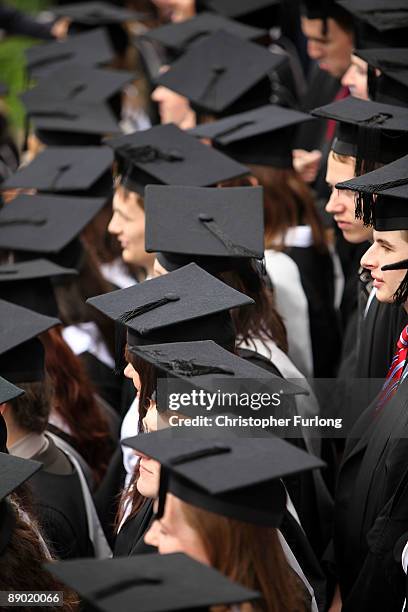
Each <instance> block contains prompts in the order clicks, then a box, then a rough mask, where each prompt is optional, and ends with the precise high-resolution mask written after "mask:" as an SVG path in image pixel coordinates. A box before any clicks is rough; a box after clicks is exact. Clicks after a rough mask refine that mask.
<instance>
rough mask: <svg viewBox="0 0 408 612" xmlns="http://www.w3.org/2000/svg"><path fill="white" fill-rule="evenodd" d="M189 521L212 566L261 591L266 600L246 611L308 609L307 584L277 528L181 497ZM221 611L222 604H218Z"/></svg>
mask: <svg viewBox="0 0 408 612" xmlns="http://www.w3.org/2000/svg"><path fill="white" fill-rule="evenodd" d="M179 502H180V503H181V507H182V512H183V514H184V516H185V519H186V521H187V523H188V524H189V525H190V526H191V527H192V528H193V529H194V531H196V532H197V534H198V535H199V537H200V539H201V541H202V543H203V546H204V549H205V551H206V553H207V557H208V559H209V561H210V564H211V566H212V567H214V568H215V569H217V570H218V571H219V572H221V573H222V574H224V576H227V577H228V578H230V579H231V580H233V581H234V582H238V583H239V584H242V585H243V586H245V587H247V588H249V589H254V590H256V591H259V592H260V593H261V594H262V600H261V601H259V602H255V603H253V604H251V605H250V606H248V605H245V606H242V608H241V610H242V611H244V610H245V611H246V612H247V611H248V612H249V610H256V611H259V612H261V611H262V612H306V610H308V609H310V606H308V604H307V603H306V592H305V587H304V586H303V584H302V583H301V581H300V579H299V578H298V576H297V575H296V574H295V573H294V572H293V570H292V569H291V568H290V567H289V565H288V563H287V561H286V558H285V555H284V552H283V550H282V546H281V543H280V541H279V538H278V533H277V530H276V529H274V528H271V527H262V526H259V525H254V524H252V523H244V522H242V521H237V520H234V519H230V518H227V517H224V516H221V515H219V514H214V513H213V512H208V511H207V510H202V509H201V508H197V507H195V506H191V505H190V504H187V503H186V502H183V501H181V500H179ZM217 610H219V611H220V612H221V608H217Z"/></svg>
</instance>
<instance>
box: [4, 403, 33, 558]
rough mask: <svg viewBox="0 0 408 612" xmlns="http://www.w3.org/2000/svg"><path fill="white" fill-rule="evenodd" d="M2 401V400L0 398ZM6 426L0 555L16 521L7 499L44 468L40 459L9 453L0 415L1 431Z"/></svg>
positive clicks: (5, 546)
mask: <svg viewBox="0 0 408 612" xmlns="http://www.w3.org/2000/svg"><path fill="white" fill-rule="evenodd" d="M0 401H1V400H0ZM3 428H4V434H5V435H4V436H1V437H2V438H3V437H4V440H1V444H0V557H1V556H2V555H3V553H4V551H5V550H6V549H7V546H8V545H9V543H10V539H11V537H12V535H13V531H14V526H15V522H16V517H15V512H16V510H15V509H14V508H13V507H12V506H11V504H10V503H9V501H8V500H7V496H8V495H9V494H10V493H13V492H14V491H15V490H16V489H17V488H18V487H19V486H20V485H21V484H23V482H25V481H26V480H28V479H29V478H30V477H31V476H32V475H33V474H35V473H36V472H38V470H40V469H41V468H42V464H41V463H39V462H38V461H31V460H29V459H21V458H20V457H13V456H12V455H9V454H8V452H7V448H6V439H7V429H6V426H5V423H4V420H3V417H2V416H1V415H0V433H1V432H2V430H3Z"/></svg>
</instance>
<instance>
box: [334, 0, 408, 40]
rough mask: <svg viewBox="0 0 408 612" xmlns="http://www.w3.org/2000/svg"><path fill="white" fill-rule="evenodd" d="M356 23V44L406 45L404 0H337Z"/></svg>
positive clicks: (407, 24)
mask: <svg viewBox="0 0 408 612" xmlns="http://www.w3.org/2000/svg"><path fill="white" fill-rule="evenodd" d="M336 1H337V4H338V5H339V7H341V8H343V9H345V10H346V11H347V12H348V13H350V14H351V15H352V16H353V18H354V22H355V30H356V47H358V48H370V47H384V46H390V47H403V46H405V45H406V44H407V34H408V7H407V3H406V1H405V0H336Z"/></svg>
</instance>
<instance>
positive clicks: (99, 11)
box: [52, 2, 142, 27]
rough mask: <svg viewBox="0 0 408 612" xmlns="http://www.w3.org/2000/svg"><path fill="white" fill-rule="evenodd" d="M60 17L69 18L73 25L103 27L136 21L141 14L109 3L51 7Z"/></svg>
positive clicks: (84, 3)
mask: <svg viewBox="0 0 408 612" xmlns="http://www.w3.org/2000/svg"><path fill="white" fill-rule="evenodd" d="M52 12H53V13H54V14H55V15H59V16H60V17H69V18H70V19H71V20H72V21H73V22H74V23H79V24H82V25H86V26H93V27H97V26H105V25H111V24H114V23H124V22H125V21H138V20H139V19H141V18H142V14H141V13H138V12H136V11H131V10H128V9H125V8H123V7H121V6H117V5H115V4H111V3H109V2H74V3H73V4H63V5H61V6H58V7H57V6H55V7H52Z"/></svg>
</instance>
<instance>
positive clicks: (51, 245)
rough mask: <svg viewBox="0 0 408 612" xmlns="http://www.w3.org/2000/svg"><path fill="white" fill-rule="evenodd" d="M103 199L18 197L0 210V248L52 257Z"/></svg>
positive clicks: (76, 233) (73, 236) (95, 212)
mask: <svg viewBox="0 0 408 612" xmlns="http://www.w3.org/2000/svg"><path fill="white" fill-rule="evenodd" d="M105 201H106V200H105V198H78V197H63V196H54V195H47V194H46V195H44V194H41V195H32V196H31V195H25V194H23V195H20V196H18V197H17V198H16V199H15V200H13V201H12V202H10V203H9V204H7V205H6V206H4V207H3V208H2V209H1V210H0V248H1V249H9V250H15V251H30V252H36V253H56V252H58V251H61V249H63V248H64V247H65V246H67V245H68V244H69V243H70V242H71V241H72V240H73V239H74V238H75V237H77V236H78V235H79V234H80V232H81V231H82V230H83V229H84V227H85V226H86V225H87V224H88V223H89V222H90V221H91V220H92V219H93V217H94V216H95V215H96V214H97V213H98V212H99V211H100V210H101V208H102V207H103V206H104V204H105Z"/></svg>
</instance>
